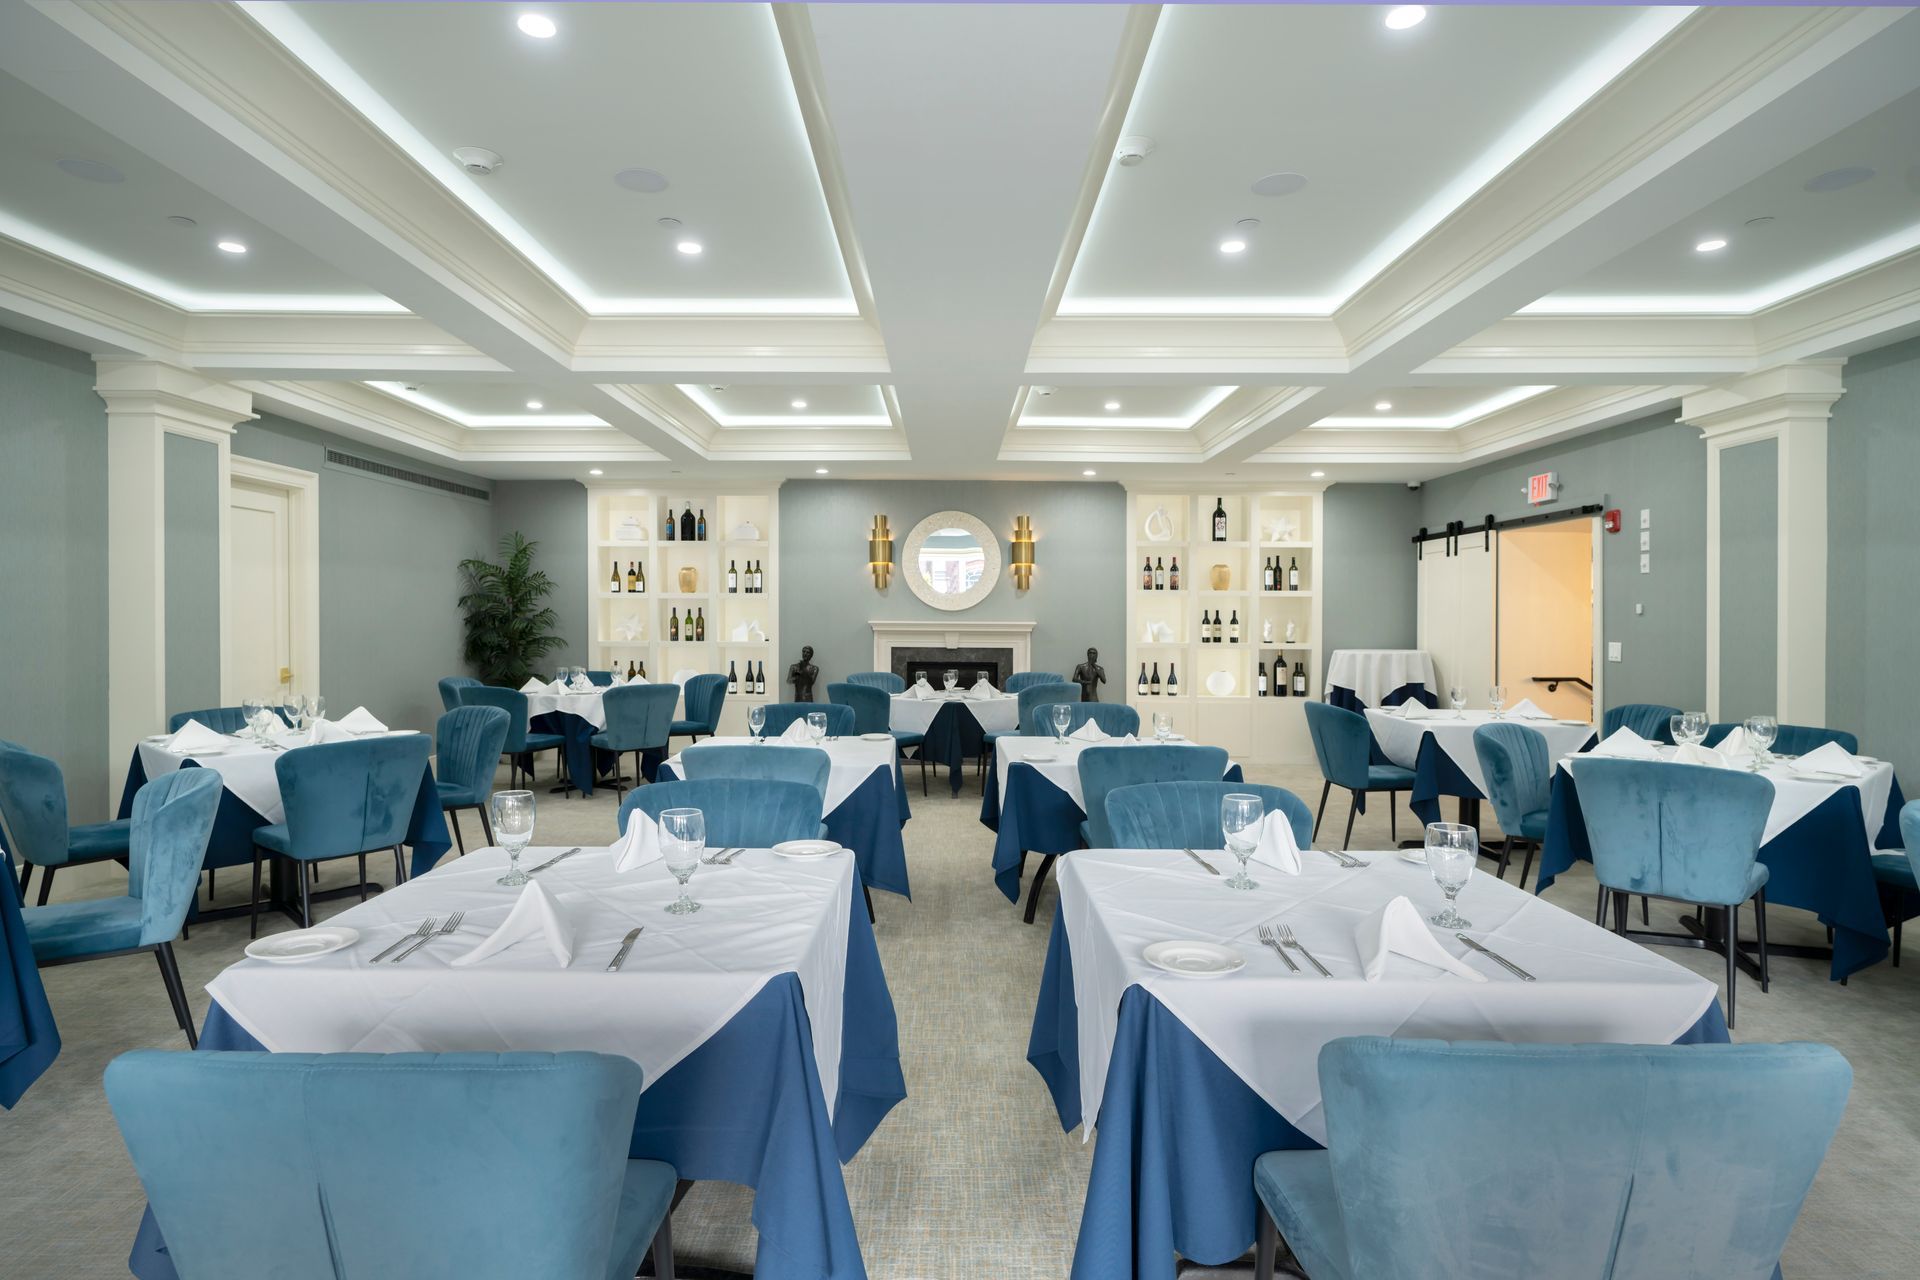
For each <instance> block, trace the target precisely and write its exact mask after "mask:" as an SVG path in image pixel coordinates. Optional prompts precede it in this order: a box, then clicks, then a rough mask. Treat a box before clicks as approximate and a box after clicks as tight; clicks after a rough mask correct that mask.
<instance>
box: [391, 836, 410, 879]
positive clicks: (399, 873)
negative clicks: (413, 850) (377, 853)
mask: <svg viewBox="0 0 1920 1280" xmlns="http://www.w3.org/2000/svg"><path fill="white" fill-rule="evenodd" d="M393 882H394V883H395V884H405V883H406V882H407V858H406V855H405V854H403V853H401V852H400V846H399V845H395V846H393Z"/></svg>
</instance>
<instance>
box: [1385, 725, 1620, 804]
mask: <svg viewBox="0 0 1920 1280" xmlns="http://www.w3.org/2000/svg"><path fill="white" fill-rule="evenodd" d="M1421 710H1422V711H1426V710H1427V709H1426V708H1425V707H1422V708H1421ZM1505 719H1506V720H1508V721H1511V722H1512V723H1514V724H1523V725H1525V726H1526V727H1527V728H1529V729H1533V730H1535V731H1537V732H1538V733H1540V734H1541V735H1542V736H1543V737H1545V738H1546V740H1547V759H1549V760H1553V759H1557V758H1559V757H1560V756H1563V755H1566V754H1567V753H1569V752H1572V751H1578V750H1579V749H1580V748H1581V747H1584V746H1586V745H1587V739H1589V738H1591V737H1592V736H1593V726H1592V725H1590V724H1588V723H1587V722H1586V721H1584V720H1578V721H1575V720H1540V719H1529V718H1527V717H1523V716H1514V715H1509V716H1507V717H1505ZM1492 723H1494V719H1493V712H1491V711H1462V712H1461V713H1460V714H1459V716H1458V717H1455V716H1454V714H1453V712H1451V711H1438V712H1433V711H1428V712H1427V714H1426V715H1424V716H1420V717H1418V718H1413V719H1410V718H1407V717H1405V716H1402V715H1401V714H1400V712H1399V711H1398V710H1397V709H1393V710H1387V711H1376V710H1375V709H1374V708H1372V707H1368V708H1367V724H1368V726H1369V727H1370V728H1372V730H1373V740H1374V741H1375V742H1377V743H1379V744H1380V750H1381V752H1382V753H1384V754H1385V755H1386V757H1387V759H1389V760H1391V761H1393V762H1394V763H1395V764H1397V765H1399V766H1400V767H1401V768H1403V769H1411V768H1413V763H1414V761H1415V760H1416V759H1418V758H1419V755H1420V740H1421V739H1422V738H1424V737H1425V736H1426V735H1427V734H1429V733H1430V734H1432V735H1433V741H1434V745H1436V746H1438V747H1439V748H1440V749H1441V750H1442V751H1444V752H1446V753H1447V755H1448V756H1449V757H1450V758H1451V759H1452V760H1453V762H1454V763H1455V764H1457V765H1459V766H1460V771H1461V772H1462V773H1464V774H1466V775H1467V777H1468V778H1470V779H1472V780H1473V785H1474V786H1476V787H1478V788H1479V789H1480V794H1481V795H1486V794H1487V778H1486V775H1485V774H1484V773H1482V772H1481V771H1480V753H1479V752H1477V751H1475V750H1474V749H1473V731H1474V730H1475V729H1477V728H1479V727H1480V726H1481V725H1483V724H1492Z"/></svg>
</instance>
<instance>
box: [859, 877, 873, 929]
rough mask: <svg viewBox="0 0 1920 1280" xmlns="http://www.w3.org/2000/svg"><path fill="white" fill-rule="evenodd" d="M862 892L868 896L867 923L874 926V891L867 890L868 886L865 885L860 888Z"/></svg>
mask: <svg viewBox="0 0 1920 1280" xmlns="http://www.w3.org/2000/svg"><path fill="white" fill-rule="evenodd" d="M860 892H861V893H863V894H865V895H866V898H867V923H868V924H872V923H873V918H874V917H873V890H871V889H869V888H867V886H865V885H864V884H863V885H861V886H860Z"/></svg>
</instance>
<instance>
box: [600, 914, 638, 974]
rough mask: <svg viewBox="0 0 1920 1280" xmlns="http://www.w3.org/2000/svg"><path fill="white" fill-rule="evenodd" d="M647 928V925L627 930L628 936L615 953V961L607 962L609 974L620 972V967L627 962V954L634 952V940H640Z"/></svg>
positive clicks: (622, 940)
mask: <svg viewBox="0 0 1920 1280" xmlns="http://www.w3.org/2000/svg"><path fill="white" fill-rule="evenodd" d="M646 927H647V926H645V925H639V926H637V927H636V928H632V929H629V930H627V936H626V937H625V938H623V939H621V941H620V949H619V950H618V951H616V952H614V953H613V959H611V960H609V961H607V972H608V973H618V972H620V966H621V965H623V964H625V963H626V962H627V952H629V951H631V950H633V942H634V939H635V938H638V937H639V936H640V933H641V930H643V929H645V928H646Z"/></svg>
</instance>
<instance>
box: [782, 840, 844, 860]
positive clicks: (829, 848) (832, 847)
mask: <svg viewBox="0 0 1920 1280" xmlns="http://www.w3.org/2000/svg"><path fill="white" fill-rule="evenodd" d="M773 851H774V852H775V853H777V854H779V855H780V856H781V857H783V858H824V857H826V856H827V855H828V854H832V853H838V852H840V846H839V845H838V844H835V843H834V842H833V841H831V840H788V841H785V842H783V843H781V844H777V845H775V846H773Z"/></svg>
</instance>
